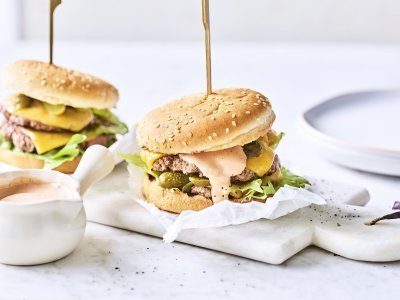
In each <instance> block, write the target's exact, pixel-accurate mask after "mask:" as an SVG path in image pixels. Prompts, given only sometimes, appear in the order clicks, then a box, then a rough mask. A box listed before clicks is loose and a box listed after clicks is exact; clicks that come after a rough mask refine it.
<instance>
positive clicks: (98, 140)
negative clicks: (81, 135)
mask: <svg viewBox="0 0 400 300" xmlns="http://www.w3.org/2000/svg"><path fill="white" fill-rule="evenodd" d="M0 132H1V134H2V135H3V136H4V138H5V139H7V140H10V141H11V142H12V143H13V145H14V146H15V147H17V148H19V149H21V150H22V151H24V152H28V153H32V152H35V145H34V143H33V141H32V139H31V138H30V137H29V136H28V135H27V134H26V133H24V132H23V130H21V128H20V127H18V126H16V125H15V124H13V123H10V122H4V123H3V124H2V125H1V127H0ZM113 141H115V136H114V135H112V134H108V135H105V134H104V135H99V136H96V137H94V138H92V139H90V140H87V141H85V142H83V143H82V144H80V147H81V149H82V150H86V149H87V148H89V147H90V146H92V145H102V146H108V145H109V144H110V143H111V142H113Z"/></svg>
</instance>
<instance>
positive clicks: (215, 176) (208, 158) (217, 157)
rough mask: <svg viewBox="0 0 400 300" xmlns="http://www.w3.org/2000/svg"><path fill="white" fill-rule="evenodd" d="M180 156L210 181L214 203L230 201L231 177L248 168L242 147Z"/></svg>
mask: <svg viewBox="0 0 400 300" xmlns="http://www.w3.org/2000/svg"><path fill="white" fill-rule="evenodd" d="M179 156H180V158H182V159H183V160H184V161H186V162H188V163H191V164H195V165H196V166H197V167H198V168H199V169H200V171H201V172H202V173H203V174H204V176H206V177H207V178H208V179H209V180H210V183H211V194H212V200H213V202H214V203H217V202H220V201H222V200H225V199H228V197H229V187H230V185H231V176H235V175H238V174H240V173H242V172H243V170H244V169H245V167H246V154H245V153H244V151H243V148H242V147H241V146H236V147H233V148H229V149H225V150H220V151H212V152H201V153H196V154H179Z"/></svg>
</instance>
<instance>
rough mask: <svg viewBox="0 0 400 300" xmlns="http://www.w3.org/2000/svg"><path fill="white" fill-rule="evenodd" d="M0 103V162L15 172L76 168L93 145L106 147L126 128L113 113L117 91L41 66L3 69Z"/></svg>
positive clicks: (94, 79)
mask: <svg viewBox="0 0 400 300" xmlns="http://www.w3.org/2000/svg"><path fill="white" fill-rule="evenodd" d="M2 83H3V85H4V87H6V88H10V89H12V90H13V92H14V93H13V94H11V95H10V96H8V97H6V98H5V99H4V100H3V101H2V102H1V103H0V111H1V114H2V118H1V119H2V120H1V124H0V161H1V162H4V163H7V164H10V165H14V166H16V167H19V168H35V169H41V168H49V169H55V170H58V171H61V172H64V173H72V172H74V170H75V169H76V167H77V165H78V163H79V160H80V158H81V156H82V154H83V152H84V151H85V150H86V149H87V148H88V147H89V146H91V145H94V144H100V145H104V146H106V147H107V146H110V145H111V144H113V143H114V142H115V141H116V137H117V135H120V134H125V133H126V132H127V131H128V128H127V126H126V125H125V124H124V123H123V122H121V121H120V120H119V119H118V118H117V117H116V116H115V115H114V114H113V113H112V112H111V110H110V109H111V108H113V107H114V106H115V105H116V103H117V101H118V91H117V89H116V88H115V87H114V86H112V85H111V84H109V83H107V82H105V81H103V80H101V79H99V78H97V77H94V76H91V75H88V74H84V73H81V72H77V71H73V70H69V69H65V68H62V67H59V66H56V65H52V64H48V63H45V62H39V61H31V60H21V61H17V62H14V63H13V64H11V65H9V66H8V67H6V69H5V71H4V72H3V74H2Z"/></svg>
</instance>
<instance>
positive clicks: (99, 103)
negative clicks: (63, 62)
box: [2, 60, 118, 109]
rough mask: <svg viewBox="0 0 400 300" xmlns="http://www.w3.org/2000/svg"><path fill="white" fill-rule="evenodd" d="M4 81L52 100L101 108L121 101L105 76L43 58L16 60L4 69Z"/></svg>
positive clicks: (39, 97) (78, 106) (33, 96)
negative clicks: (52, 62)
mask: <svg viewBox="0 0 400 300" xmlns="http://www.w3.org/2000/svg"><path fill="white" fill-rule="evenodd" d="M2 82H3V85H4V86H5V87H6V88H11V89H13V90H15V92H17V93H21V94H24V95H26V96H29V97H31V98H35V99H38V100H41V101H44V102H47V103H50V104H63V105H69V106H72V107H77V108H98V109H102V108H112V107H114V106H115V105H116V103H117V101H118V90H117V89H116V88H115V87H114V86H112V85H111V84H109V83H107V82H105V81H104V80H102V79H99V78H97V77H94V76H92V75H88V74H84V73H81V72H78V71H73V70H69V69H65V68H62V67H59V66H56V65H51V64H48V63H46V62H40V61H33V60H20V61H17V62H14V63H13V64H11V65H9V66H8V67H6V69H5V70H4V72H3V74H2Z"/></svg>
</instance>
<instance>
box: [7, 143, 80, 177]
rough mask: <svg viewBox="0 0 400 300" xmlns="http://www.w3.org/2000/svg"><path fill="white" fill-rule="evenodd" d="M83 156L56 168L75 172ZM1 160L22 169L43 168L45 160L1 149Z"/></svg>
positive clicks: (69, 172) (65, 171)
mask: <svg viewBox="0 0 400 300" xmlns="http://www.w3.org/2000/svg"><path fill="white" fill-rule="evenodd" d="M80 160H81V156H79V157H77V158H75V159H74V160H73V161H68V162H65V163H63V164H62V165H60V166H58V167H57V168H55V169H54V170H56V171H59V172H62V173H65V174H71V173H74V172H75V170H76V168H77V167H78V165H79V162H80ZM0 162H4V163H6V164H9V165H12V166H15V167H18V168H21V169H43V167H44V161H43V160H41V159H38V158H35V157H31V156H29V155H26V154H24V153H22V152H21V153H19V152H13V151H8V150H5V149H0Z"/></svg>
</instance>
